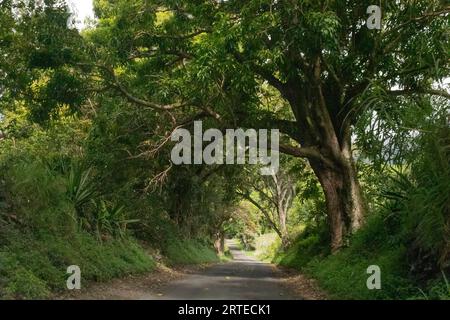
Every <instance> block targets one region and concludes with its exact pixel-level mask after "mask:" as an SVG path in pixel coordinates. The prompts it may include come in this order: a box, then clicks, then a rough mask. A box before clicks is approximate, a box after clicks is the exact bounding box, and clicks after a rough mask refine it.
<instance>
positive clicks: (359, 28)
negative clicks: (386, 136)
mask: <svg viewBox="0 0 450 320" xmlns="http://www.w3.org/2000/svg"><path fill="white" fill-rule="evenodd" d="M94 3H95V10H96V14H97V16H98V18H99V24H98V26H97V27H96V29H95V30H93V31H89V32H87V33H86V37H85V39H86V40H87V43H86V48H87V53H88V55H87V56H89V59H86V60H85V61H75V60H73V59H72V61H68V64H69V65H71V66H72V67H74V66H76V67H79V68H81V71H83V72H86V71H90V72H94V73H95V74H96V75H95V76H94V77H92V80H93V81H92V83H91V84H92V88H88V91H89V92H95V91H100V90H101V91H102V92H105V91H104V90H105V89H106V90H107V89H111V90H112V91H111V92H113V93H114V94H115V95H117V96H120V97H122V98H123V99H124V100H125V101H127V102H128V103H130V104H133V105H137V106H139V107H141V108H146V109H151V110H153V111H154V112H155V113H156V114H157V116H158V117H160V118H161V122H160V123H159V124H158V126H157V129H158V130H159V132H161V141H163V142H167V140H168V139H167V136H168V135H170V132H171V131H172V130H173V129H174V128H176V127H179V126H189V125H191V123H192V121H194V120H196V119H205V123H204V128H206V127H219V128H220V129H225V128H231V127H249V128H250V127H253V128H269V129H270V128H278V129H280V130H281V132H282V133H283V134H284V136H283V140H282V144H281V146H280V148H281V151H282V152H284V153H287V154H290V155H293V156H296V157H304V158H307V159H308V161H309V163H310V165H311V167H312V169H313V171H314V173H315V175H316V176H317V178H318V180H319V181H320V184H321V186H322V189H323V192H324V195H325V199H326V204H327V213H328V220H329V224H330V229H331V235H332V237H331V238H332V243H331V245H332V248H333V250H337V249H339V248H340V247H341V246H342V245H343V241H344V237H345V235H346V234H347V233H348V232H351V231H353V230H357V229H358V228H359V227H360V226H361V225H362V224H363V222H364V211H365V210H364V201H363V199H362V192H361V188H360V185H359V183H358V178H357V168H356V166H355V161H354V159H353V154H352V132H353V129H354V126H355V125H357V124H358V118H359V116H360V115H361V114H362V112H364V111H365V109H366V107H369V106H370V107H376V108H380V107H386V108H393V107H395V106H396V105H405V103H406V102H408V101H418V100H422V101H423V100H424V99H431V98H432V96H443V97H445V98H446V99H448V98H449V96H450V95H449V93H448V92H446V91H442V90H439V89H437V88H436V87H435V86H434V84H435V83H436V82H437V81H439V80H440V79H443V78H445V77H448V75H449V59H448V58H447V55H448V50H449V37H448V30H449V19H448V15H449V12H450V7H449V6H448V4H446V1H438V0H431V1H430V0H417V1H397V2H393V1H379V3H377V4H378V5H380V6H381V10H382V14H383V15H382V29H381V30H376V29H374V30H369V29H368V28H367V26H366V25H365V21H366V19H367V18H368V14H367V8H368V7H369V6H370V5H372V4H373V3H371V2H370V1H354V0H343V1H332V0H321V1H310V0H285V1H272V0H249V1H238V0H229V1H210V0H195V1H177V0H170V1H157V0H133V1H129V0H117V1H106V0H98V1H95V2H94ZM39 50H42V49H39ZM69 60H70V59H69ZM66 61H67V60H66ZM62 71H64V76H65V77H66V78H67V77H71V78H73V75H74V70H73V69H70V68H69V69H68V68H65V67H64V68H63V69H62ZM55 74H56V75H58V73H55ZM98 76H101V77H98ZM56 80H57V79H56ZM99 80H101V81H99ZM54 82H55V84H58V83H59V81H54ZM50 83H52V82H51V81H50ZM82 83H83V85H85V84H86V81H84V80H83V82H82ZM76 98H78V96H76ZM418 98H420V99H418ZM75 100H77V99H75ZM375 100H376V101H378V102H380V101H382V102H387V103H385V104H384V105H383V104H381V103H373V102H374V101H375ZM76 102H77V101H76ZM271 102H272V103H273V104H271ZM75 105H76V104H75ZM51 106H52V108H53V107H54V104H52V105H51ZM206 120H207V121H206ZM151 149H152V150H155V147H154V146H152V147H151ZM156 150H159V148H156Z"/></svg>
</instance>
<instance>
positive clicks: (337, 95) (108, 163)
mask: <svg viewBox="0 0 450 320" xmlns="http://www.w3.org/2000/svg"><path fill="white" fill-rule="evenodd" d="M373 2H377V3H372V1H365V0H364V1H354V0H320V1H319V0H316V1H312V0H283V1H281V0H279V1H276V0H275V1H274V0H247V1H237V0H228V1H212V0H184V1H180V0H94V11H95V19H94V20H92V21H87V22H86V23H85V24H84V25H83V27H82V28H81V27H77V26H76V24H75V22H74V21H72V20H73V16H72V14H71V12H70V10H69V7H68V5H67V3H66V2H65V1H62V0H42V1H38V0H16V1H12V0H0V298H3V299H18V298H19V299H35V298H51V297H52V296H53V295H54V294H57V293H60V292H63V291H64V290H66V278H67V273H66V269H67V267H68V266H70V265H77V266H79V267H80V269H81V270H82V275H83V281H89V282H101V281H106V280H109V279H113V278H118V277H123V276H125V275H129V274H139V273H145V272H151V271H152V270H153V269H154V268H155V266H156V265H157V264H160V263H163V264H166V265H169V266H170V265H180V264H200V263H211V262H218V261H220V260H226V259H227V255H228V253H227V248H226V247H225V245H224V240H225V238H235V239H239V241H240V243H241V246H242V248H243V249H244V250H248V251H253V253H252V254H253V255H255V256H257V257H258V258H260V259H264V260H266V261H271V262H273V263H275V264H278V265H281V266H285V267H290V268H293V269H295V270H297V271H298V272H301V273H304V274H307V275H308V276H310V277H312V278H314V279H316V280H317V282H318V283H319V285H320V286H321V288H323V289H324V290H325V291H326V292H327V294H328V295H329V297H331V298H343V299H450V284H449V281H450V278H449V277H450V90H449V86H450V80H449V79H450V59H449V57H450V6H449V3H448V1H445V0H405V1H389V0H381V1H373ZM371 5H377V6H379V8H381V17H380V19H381V21H380V23H381V26H380V28H369V27H368V24H369V23H368V22H367V23H366V21H367V19H368V18H369V14H368V11H367V8H368V7H370V6H371ZM198 123H201V125H202V129H203V131H206V130H208V129H211V130H215V131H212V132H215V133H216V134H220V133H225V132H227V130H229V129H236V130H237V129H242V130H243V131H245V130H247V131H245V132H247V133H248V135H250V133H251V132H261V131H260V130H262V129H267V130H278V131H279V133H280V135H279V146H278V149H279V168H278V170H277V171H273V172H271V173H270V174H268V175H263V174H261V170H260V169H261V167H262V164H261V163H256V164H255V163H249V162H248V161H246V162H245V163H242V164H235V165H229V164H228V163H223V162H222V163H213V164H211V163H210V164H207V163H205V162H195V163H193V164H176V163H174V161H172V160H173V150H174V147H175V146H176V145H177V141H178V140H175V139H174V132H178V131H177V130H179V129H185V130H187V131H188V132H194V130H195V126H196V124H198ZM248 130H254V131H248ZM258 130H259V131H258ZM210 138H211V139H210V140H209V141H211V140H212V137H210ZM247 138H249V139H250V138H251V137H249V136H247ZM206 142H207V141H205V140H204V141H200V144H201V145H200V147H202V146H206V145H207V143H206ZM271 145H272V146H273V145H275V144H274V141H271ZM247 151H248V149H245V151H244V153H245V157H246V159H247V158H248V157H249V154H248V152H247ZM250 151H251V150H250ZM216 152H217V150H216ZM271 152H272V153H277V151H276V150H271ZM183 156H184V155H183ZM171 159H172V160H171ZM373 265H375V266H378V267H379V269H380V270H381V277H382V289H381V290H368V288H367V287H366V280H367V277H368V276H369V275H368V274H367V272H366V270H367V268H368V267H369V266H373Z"/></svg>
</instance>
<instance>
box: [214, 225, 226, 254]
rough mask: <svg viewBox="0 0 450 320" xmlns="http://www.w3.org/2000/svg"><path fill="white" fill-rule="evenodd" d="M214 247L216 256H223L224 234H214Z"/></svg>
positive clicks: (221, 232) (219, 232)
mask: <svg viewBox="0 0 450 320" xmlns="http://www.w3.org/2000/svg"><path fill="white" fill-rule="evenodd" d="M214 247H215V248H216V252H217V254H218V255H224V254H225V233H224V232H223V231H222V230H220V231H218V232H217V233H216V241H215V242H214Z"/></svg>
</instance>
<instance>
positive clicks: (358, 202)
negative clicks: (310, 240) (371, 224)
mask: <svg viewBox="0 0 450 320" xmlns="http://www.w3.org/2000/svg"><path fill="white" fill-rule="evenodd" d="M310 162H311V166H312V168H313V170H314V172H315V174H316V175H317V177H318V179H319V181H320V184H321V185H322V188H323V192H324V195H325V201H326V207H327V215H328V222H329V225H330V231H331V249H332V251H333V252H336V251H337V250H339V248H341V247H342V246H343V245H344V242H345V236H346V235H347V234H348V233H349V232H354V231H356V230H358V229H359V228H360V227H361V226H362V224H363V222H364V201H363V198H362V193H361V188H360V186H359V183H358V178H357V176H356V171H355V168H354V164H353V160H352V158H351V157H350V158H346V159H345V161H343V162H342V163H339V164H336V166H335V167H334V168H329V167H324V166H322V165H321V164H318V163H315V162H314V161H310Z"/></svg>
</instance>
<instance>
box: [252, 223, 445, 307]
mask: <svg viewBox="0 0 450 320" xmlns="http://www.w3.org/2000/svg"><path fill="white" fill-rule="evenodd" d="M374 228H377V226H372V227H369V228H366V229H365V231H363V232H360V233H359V234H356V235H355V237H354V239H353V241H352V245H351V246H350V247H348V248H345V249H342V250H341V251H340V252H339V253H337V254H334V255H331V254H330V252H329V249H328V245H327V241H325V240H324V237H323V236H321V234H320V233H317V230H316V231H314V232H313V231H308V230H305V231H304V232H302V233H301V234H300V235H299V236H298V237H297V239H296V240H295V241H293V243H292V245H291V246H290V247H289V248H288V249H286V250H282V249H281V242H280V241H279V239H278V238H277V237H276V235H275V234H266V235H262V236H260V237H258V238H256V239H255V248H256V250H255V251H253V254H254V255H256V256H258V258H260V259H263V260H265V261H271V262H273V263H275V264H277V265H280V266H285V267H289V268H292V269H295V270H298V271H301V272H302V273H304V274H306V275H307V276H310V277H312V278H314V279H316V280H317V281H318V284H319V285H320V287H321V288H322V289H323V290H325V291H326V292H327V294H328V296H329V297H330V298H332V299H450V286H449V284H448V282H447V281H446V279H444V278H443V277H439V276H437V277H436V278H434V279H432V280H429V281H427V282H425V283H419V282H417V280H415V279H413V278H412V277H411V276H410V275H409V274H408V273H407V272H405V270H408V266H407V265H406V263H405V261H406V258H405V255H406V248H405V247H404V246H402V245H395V246H394V245H381V243H383V241H381V240H382V238H383V235H379V237H378V240H380V242H378V241H377V240H372V243H369V239H377V238H375V237H373V234H372V235H369V233H370V232H371V231H373V229H374ZM371 229H372V230H371ZM370 265H378V266H379V267H380V268H381V281H382V288H381V290H368V289H367V286H366V281H367V278H368V277H369V275H368V274H367V268H368V266H370Z"/></svg>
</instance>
